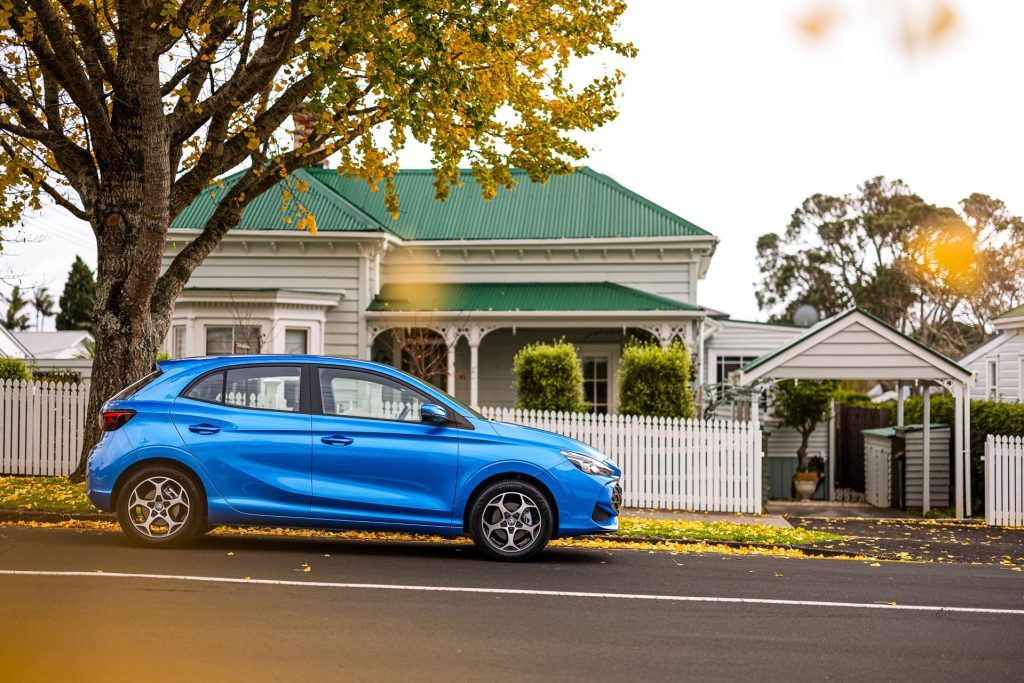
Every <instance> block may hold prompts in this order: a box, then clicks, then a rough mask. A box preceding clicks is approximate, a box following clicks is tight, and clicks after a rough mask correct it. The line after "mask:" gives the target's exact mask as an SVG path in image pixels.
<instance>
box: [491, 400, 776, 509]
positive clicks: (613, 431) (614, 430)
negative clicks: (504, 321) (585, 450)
mask: <svg viewBox="0 0 1024 683" xmlns="http://www.w3.org/2000/svg"><path fill="white" fill-rule="evenodd" d="M480 410H481V412H482V413H483V414H484V415H486V416H487V417H490V418H492V419H496V420H500V421H502V422H514V423H517V424H522V425H526V426H528V427H537V428H539V429H547V430H549V431H554V432H557V433H559V434H563V435H565V436H569V437H572V438H576V439H579V440H580V441H583V442H585V443H588V444H590V445H591V446H593V447H594V448H597V449H598V450H600V451H602V452H604V453H606V454H607V455H608V456H610V457H611V458H612V459H613V460H615V462H617V463H618V464H619V466H620V467H621V468H622V489H623V504H624V505H626V506H629V507H661V508H670V509H684V510H709V511H714V510H717V511H722V512H753V513H759V512H761V495H762V494H761V467H762V463H761V458H762V454H761V427H760V424H759V423H757V422H740V421H734V420H692V419H675V418H663V417H638V416H635V415H630V416H627V415H591V414H589V413H548V412H543V413H537V412H534V411H527V410H515V409H510V408H487V407H483V408H481V409H480Z"/></svg>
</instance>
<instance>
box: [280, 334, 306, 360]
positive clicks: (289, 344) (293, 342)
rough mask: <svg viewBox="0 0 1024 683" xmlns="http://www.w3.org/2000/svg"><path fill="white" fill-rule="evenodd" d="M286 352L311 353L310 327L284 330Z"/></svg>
mask: <svg viewBox="0 0 1024 683" xmlns="http://www.w3.org/2000/svg"><path fill="white" fill-rule="evenodd" d="M284 352H285V353H288V354H299V355H304V354H307V353H309V328H306V327H289V328H286V329H285V331H284Z"/></svg>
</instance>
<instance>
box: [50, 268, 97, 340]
mask: <svg viewBox="0 0 1024 683" xmlns="http://www.w3.org/2000/svg"><path fill="white" fill-rule="evenodd" d="M95 301H96V281H95V280H94V279H93V276H92V271H91V270H90V269H89V266H87V265H86V264H85V261H83V260H82V257H81V256H76V257H75V262H74V263H72V264H71V271H70V272H69V273H68V280H67V282H65V283H64V292H63V293H62V294H61V295H60V312H59V313H58V314H57V329H58V330H88V329H91V328H92V309H93V304H94V303H95Z"/></svg>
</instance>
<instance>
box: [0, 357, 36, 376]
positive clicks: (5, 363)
mask: <svg viewBox="0 0 1024 683" xmlns="http://www.w3.org/2000/svg"><path fill="white" fill-rule="evenodd" d="M0 379H20V380H28V379H31V377H30V375H29V372H28V366H27V365H25V361H23V360H22V359H20V358H4V357H0Z"/></svg>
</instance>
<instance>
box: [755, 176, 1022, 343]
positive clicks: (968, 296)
mask: <svg viewBox="0 0 1024 683" xmlns="http://www.w3.org/2000/svg"><path fill="white" fill-rule="evenodd" d="M757 258H758V265H759V266H760V270H761V273H762V278H761V281H760V282H759V283H757V291H756V296H757V302H758V305H759V306H760V307H761V309H762V310H767V311H769V312H771V313H772V317H773V318H775V319H788V318H789V317H790V316H791V315H792V313H793V311H794V310H795V309H796V308H797V307H798V306H800V305H802V304H810V305H812V306H814V307H816V308H817V309H818V310H819V311H820V312H821V313H822V314H823V315H825V316H830V315H834V314H836V313H838V312H840V311H842V310H844V309H846V308H848V307H849V306H853V305H857V306H860V307H862V308H865V309H867V310H868V311H871V312H872V313H874V314H875V315H877V316H879V317H880V318H882V319H883V320H885V321H886V322H888V323H890V324H892V325H894V326H896V327H897V328H899V329H901V330H902V331H904V332H907V333H909V334H912V335H914V336H915V337H917V338H918V339H920V340H921V341H923V342H925V343H927V344H930V345H932V346H935V347H936V348H938V349H939V350H940V351H943V352H945V353H947V354H950V355H959V354H960V353H962V352H963V351H964V350H965V349H966V348H967V347H969V346H971V345H972V344H974V343H976V342H978V341H980V340H981V339H983V338H984V336H985V326H986V324H987V323H988V322H989V321H990V320H991V319H992V318H993V317H995V316H996V315H998V314H999V313H1000V312H1002V311H1004V310H1008V309H1010V308H1013V307H1014V306H1017V305H1019V304H1021V303H1024V220H1021V218H1019V217H1017V216H1014V215H1013V214H1011V213H1010V212H1009V211H1008V210H1007V208H1006V205H1005V204H1004V203H1003V202H1002V201H1000V200H998V199H994V198H992V197H988V196H987V195H982V194H972V195H970V196H969V197H968V198H966V199H964V200H963V201H961V202H960V204H959V206H958V208H957V209H950V208H943V207H938V206H935V205H933V204H929V203H928V202H926V201H924V200H923V199H922V198H921V197H919V196H918V195H916V194H914V193H913V192H912V191H911V190H910V188H909V187H908V186H907V185H906V184H905V183H903V182H902V181H900V180H895V181H889V180H886V179H885V178H881V177H877V178H872V179H871V180H868V181H867V182H865V183H864V184H863V185H861V186H860V187H859V188H858V191H857V192H856V193H854V194H848V195H843V196H831V195H824V194H816V195H813V196H811V197H808V198H807V199H806V200H804V202H803V203H802V204H801V205H800V206H799V207H798V208H797V209H796V211H794V212H793V217H792V219H791V220H790V223H789V226H788V227H787V228H786V230H785V232H783V233H781V234H779V233H769V234H766V235H762V236H761V237H760V238H759V239H758V242H757Z"/></svg>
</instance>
